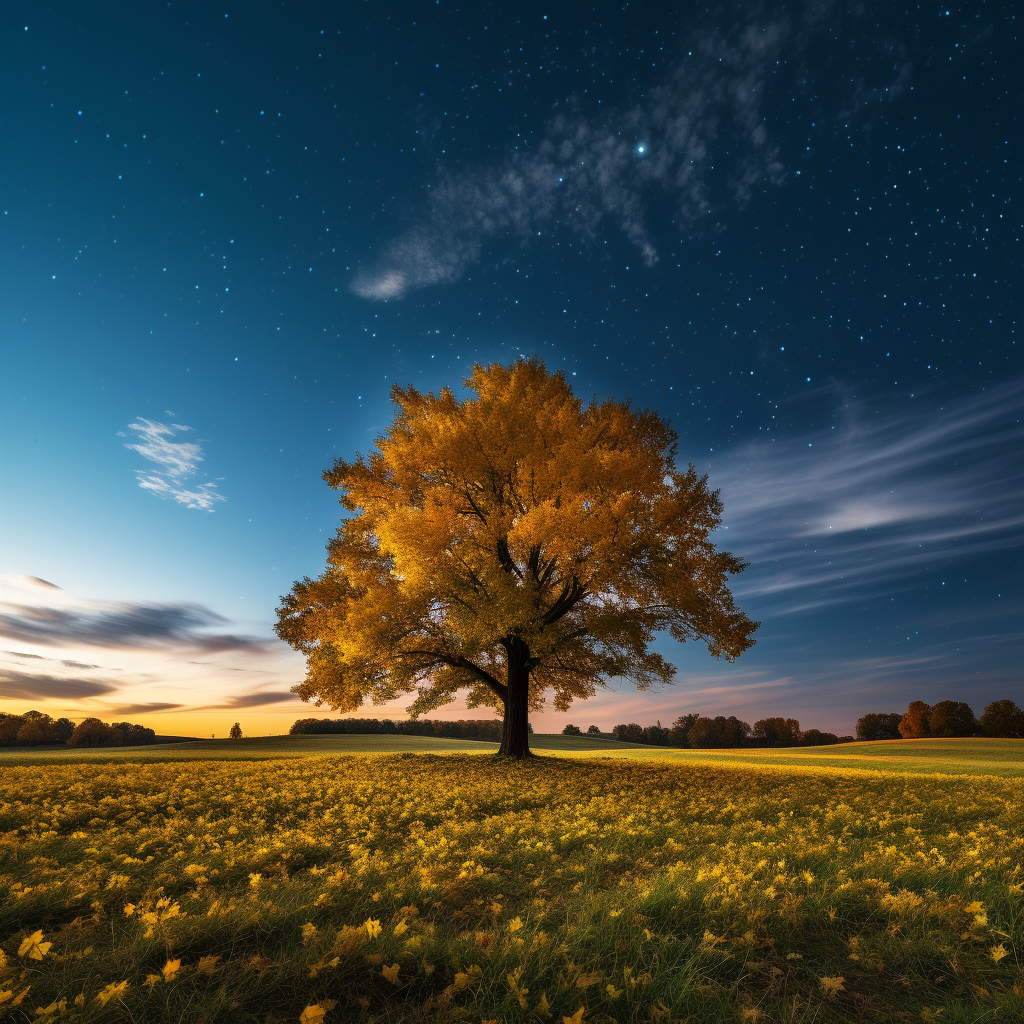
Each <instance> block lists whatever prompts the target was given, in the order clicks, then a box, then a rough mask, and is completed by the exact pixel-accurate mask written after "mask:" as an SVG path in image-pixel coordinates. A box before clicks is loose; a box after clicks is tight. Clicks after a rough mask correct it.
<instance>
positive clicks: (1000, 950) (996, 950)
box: [988, 942, 1010, 963]
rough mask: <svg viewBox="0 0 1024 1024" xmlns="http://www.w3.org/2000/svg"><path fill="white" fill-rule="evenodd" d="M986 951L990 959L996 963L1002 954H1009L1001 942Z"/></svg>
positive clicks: (1001, 957)
mask: <svg viewBox="0 0 1024 1024" xmlns="http://www.w3.org/2000/svg"><path fill="white" fill-rule="evenodd" d="M988 953H989V956H991V957H992V959H993V960H994V961H995V962H996V963H999V961H1000V960H1002V959H1003V957H1004V956H1009V955H1010V951H1009V950H1008V949H1007V948H1006V946H1004V945H1003V943H1001V942H1000V943H999V945H998V946H993V947H992V948H991V949H990V950H989V951H988Z"/></svg>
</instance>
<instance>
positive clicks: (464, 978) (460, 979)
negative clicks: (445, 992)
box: [452, 971, 469, 992]
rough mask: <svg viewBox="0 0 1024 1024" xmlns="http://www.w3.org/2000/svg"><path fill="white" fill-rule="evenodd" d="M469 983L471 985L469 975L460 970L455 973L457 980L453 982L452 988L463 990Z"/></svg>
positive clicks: (458, 990)
mask: <svg viewBox="0 0 1024 1024" xmlns="http://www.w3.org/2000/svg"><path fill="white" fill-rule="evenodd" d="M468 985H469V975H468V974H466V973H465V972H464V971H459V972H458V973H457V974H456V975H455V980H454V981H453V982H452V988H453V989H454V990H455V991H456V992H461V991H462V990H463V989H464V988H466V987H468Z"/></svg>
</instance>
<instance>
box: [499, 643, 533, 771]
mask: <svg viewBox="0 0 1024 1024" xmlns="http://www.w3.org/2000/svg"><path fill="white" fill-rule="evenodd" d="M505 651H506V654H507V657H508V680H507V683H506V686H507V687H508V690H507V697H506V698H505V719H504V721H503V722H502V727H501V746H500V747H498V756H499V757H530V724H529V723H530V719H529V711H530V708H529V704H530V648H529V647H527V645H526V644H525V643H524V642H523V641H522V640H520V639H519V638H518V637H512V638H511V639H510V640H509V642H508V643H507V644H506V645H505Z"/></svg>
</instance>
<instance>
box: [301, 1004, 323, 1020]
mask: <svg viewBox="0 0 1024 1024" xmlns="http://www.w3.org/2000/svg"><path fill="white" fill-rule="evenodd" d="M326 1016H327V1008H326V1007H325V1006H322V1005H321V1004H320V1003H313V1004H312V1005H311V1006H307V1007H306V1008H305V1009H304V1010H303V1011H302V1013H301V1014H300V1015H299V1024H323V1020H324V1017H326Z"/></svg>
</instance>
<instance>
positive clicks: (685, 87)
mask: <svg viewBox="0 0 1024 1024" xmlns="http://www.w3.org/2000/svg"><path fill="white" fill-rule="evenodd" d="M821 7H822V5H809V6H808V10H807V13H805V14H804V15H803V16H798V17H793V16H791V15H789V14H786V13H782V14H778V15H775V16H767V17H762V18H760V20H759V19H758V18H757V17H756V16H752V17H751V20H750V21H749V22H748V23H747V24H746V25H745V26H740V27H739V28H734V29H732V30H730V31H728V32H723V31H719V30H706V31H703V32H696V33H694V34H693V35H691V36H690V38H689V39H688V41H687V43H686V44H685V45H684V47H683V49H682V56H681V60H680V63H679V64H678V65H677V66H676V68H675V69H674V70H673V71H672V73H671V74H670V75H669V76H668V78H667V79H666V80H665V81H664V82H663V83H662V84H661V85H659V86H658V87H656V88H654V89H652V90H651V91H650V92H649V93H648V94H647V95H646V96H644V97H643V98H642V99H641V100H640V101H639V102H636V103H634V104H632V105H624V106H620V107H615V108H598V109H597V110H592V111H590V112H584V111H583V110H582V109H581V107H580V105H579V104H577V103H575V102H568V103H565V104H561V105H558V106H556V108H555V113H554V115H553V117H552V118H551V120H550V122H549V124H548V125H547V128H546V130H545V132H544V133H543V137H542V138H541V141H540V142H539V143H537V144H535V145H532V146H526V147H525V148H518V151H517V152H516V153H514V155H512V156H510V157H509V158H508V159H506V160H505V161H504V162H502V163H500V164H497V165H491V166H481V167H476V168H472V169H469V170H464V171H460V172H457V173H452V172H447V173H443V176H442V177H441V179H440V181H438V182H437V183H436V184H435V185H434V186H433V188H432V189H431V192H430V198H429V200H428V201H427V202H426V204H425V207H424V208H423V209H422V210H421V211H420V213H419V215H418V216H417V217H416V218H415V220H414V221H413V223H412V224H411V225H410V226H409V228H408V229H407V230H406V231H405V232H404V233H402V234H401V235H399V236H398V237H397V238H395V239H393V240H392V241H391V242H389V243H387V244H386V245H385V246H384V249H383V252H382V254H381V256H380V258H379V259H378V260H377V262H376V263H375V264H373V265H372V266H370V267H368V268H367V269H364V270H362V271H360V272H359V273H358V274H357V275H356V277H355V279H354V280H353V282H352V284H351V288H352V290H353V291H354V292H355V293H356V294H357V295H360V296H362V297H364V298H367V299H378V300H387V299H396V298H400V297H402V296H403V295H405V294H406V293H407V292H409V291H411V290H413V289H416V288H422V287H425V286H428V285H435V284H445V283H450V282H453V281H455V280H457V279H458V278H460V277H461V276H462V275H463V274H464V273H465V272H466V270H467V269H468V268H469V267H470V266H471V265H472V264H474V263H476V262H477V261H478V260H480V258H481V255H482V253H483V251H484V247H485V245H487V244H488V243H489V242H490V241H492V240H502V241H504V242H507V241H512V242H513V243H514V244H516V245H518V246H525V245H527V244H531V243H535V242H536V241H537V238H538V236H539V235H541V234H543V233H547V232H548V231H549V230H551V229H556V228H557V229H558V230H563V229H565V230H569V231H572V232H575V233H576V235H577V236H578V237H580V238H581V239H582V240H583V241H584V242H586V243H594V242H595V241H596V240H597V239H598V238H599V237H600V236H601V235H602V233H604V232H605V231H607V229H608V226H609V225H611V226H616V227H618V229H619V230H620V231H621V232H622V233H623V234H624V235H625V237H626V238H627V239H628V240H629V241H630V242H631V243H632V244H633V245H634V246H635V248H636V250H637V252H638V254H639V256H640V258H641V259H642V260H643V262H645V263H646V264H648V265H653V264H654V263H655V262H657V260H658V252H657V248H656V243H655V240H654V236H653V235H652V233H651V232H650V230H649V226H648V224H649V220H650V219H651V218H650V214H649V209H648V207H649V204H650V203H652V202H661V201H664V200H665V199H667V200H668V201H669V202H670V203H671V204H672V206H673V207H674V209H675V215H676V221H677V226H678V227H679V228H680V229H681V230H683V231H685V232H688V233H689V232H694V231H697V232H699V231H703V230H711V229H716V228H717V226H718V225H717V224H716V220H715V216H716V214H718V213H719V212H720V211H721V210H722V209H723V208H731V209H737V208H742V207H743V206H745V205H746V203H747V202H748V201H749V200H750V198H751V197H752V196H753V195H754V194H755V193H757V192H759V191H764V190H765V189H767V188H770V187H773V186H777V185H779V184H780V183H781V182H782V181H783V180H784V179H785V177H786V173H787V169H786V167H785V165H784V162H783V157H782V154H781V151H780V147H779V145H778V144H777V143H776V141H775V140H774V139H773V137H772V136H771V134H770V131H769V127H768V119H767V118H766V116H765V109H766V102H767V101H769V97H770V93H771V91H772V89H773V88H776V87H778V88H782V89H784V90H786V95H787V99H791V98H792V96H793V95H794V94H797V93H798V94H799V95H800V98H801V100H803V99H804V98H807V99H808V102H809V103H810V105H811V109H812V110H813V109H816V108H817V103H818V101H817V95H816V93H817V92H818V91H819V83H814V82H809V81H804V80H803V76H798V77H797V79H795V80H790V79H787V80H786V82H785V84H784V85H780V84H779V83H780V81H781V79H782V76H783V75H785V70H784V68H785V66H788V65H787V64H786V63H785V62H783V63H782V64H780V58H781V57H782V56H786V57H787V58H789V59H790V60H789V63H793V58H794V57H795V56H796V55H797V54H799V53H800V52H802V51H803V50H805V49H806V48H807V46H808V45H810V44H811V43H812V42H813V41H815V40H823V41H824V40H827V39H828V38H830V35H829V34H828V33H831V34H832V35H834V36H838V35H841V34H842V33H841V32H840V30H839V28H838V27H837V25H836V24H835V21H836V19H837V18H839V19H840V20H841V18H842V12H840V11H836V10H831V12H830V13H829V14H828V15H823V12H822V10H821ZM863 66H864V64H863V63H861V64H860V65H859V66H858V65H854V66H852V67H851V69H850V75H849V79H848V88H847V89H846V90H844V101H845V108H846V109H844V110H843V111H842V114H843V116H844V118H846V119H848V118H849V117H850V115H851V114H853V113H854V112H856V110H858V109H860V108H862V107H864V106H868V105H870V104H874V103H878V102H880V101H882V100H883V99H885V100H891V99H893V98H894V97H895V96H897V95H898V94H899V93H900V92H901V91H902V89H903V87H904V85H905V83H906V81H907V79H908V77H909V75H910V68H909V66H907V65H904V66H903V67H902V68H899V69H898V70H897V69H894V70H893V71H892V72H887V74H888V76H889V77H888V78H887V79H886V81H885V83H884V85H883V86H879V87H876V88H873V87H871V86H870V85H869V84H867V83H865V82H864V81H863V80H862V78H861V76H862V74H863V71H862V68H863ZM887 66H891V65H887ZM787 108H788V103H787ZM793 109H795V108H793ZM831 113H832V116H836V115H837V114H838V113H839V112H838V111H832V112H831ZM814 116H816V117H817V118H818V120H819V122H821V121H822V120H828V119H829V113H828V112H825V113H824V114H822V112H820V110H819V112H818V113H817V114H816V115H814ZM517 146H519V147H522V146H523V144H522V143H521V142H519V143H517Z"/></svg>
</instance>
